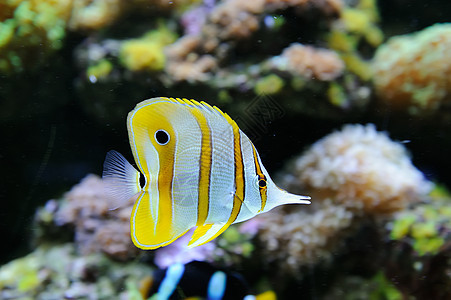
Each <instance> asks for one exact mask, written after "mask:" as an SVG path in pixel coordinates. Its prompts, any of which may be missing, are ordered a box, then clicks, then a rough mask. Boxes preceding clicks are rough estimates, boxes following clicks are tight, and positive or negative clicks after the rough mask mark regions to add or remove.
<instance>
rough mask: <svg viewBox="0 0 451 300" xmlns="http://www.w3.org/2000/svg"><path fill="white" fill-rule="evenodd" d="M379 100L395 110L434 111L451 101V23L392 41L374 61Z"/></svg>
mask: <svg viewBox="0 0 451 300" xmlns="http://www.w3.org/2000/svg"><path fill="white" fill-rule="evenodd" d="M373 72H374V85H375V89H376V92H377V94H378V95H379V98H380V99H381V100H382V101H384V102H385V103H387V104H388V105H390V106H391V107H394V108H400V109H409V108H412V109H413V110H412V111H413V112H417V111H421V110H426V111H427V110H435V109H437V108H439V107H440V106H441V105H443V104H444V103H445V102H447V103H449V102H450V101H451V24H437V25H434V26H431V27H428V28H426V29H424V30H422V31H420V32H417V33H414V34H409V35H405V36H397V37H393V38H391V39H390V40H389V41H388V42H387V43H386V44H384V45H382V46H381V47H379V49H378V50H377V52H376V55H375V57H374V60H373Z"/></svg>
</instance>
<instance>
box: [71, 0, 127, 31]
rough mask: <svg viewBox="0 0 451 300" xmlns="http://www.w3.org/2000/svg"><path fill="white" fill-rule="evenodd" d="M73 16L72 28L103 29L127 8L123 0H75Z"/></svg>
mask: <svg viewBox="0 0 451 300" xmlns="http://www.w3.org/2000/svg"><path fill="white" fill-rule="evenodd" d="M72 5H73V10H72V16H71V18H70V20H69V23H68V26H69V28H70V29H71V30H75V31H77V30H95V29H101V28H103V27H105V26H107V25H110V24H112V23H113V22H114V21H116V20H117V19H118V18H119V16H120V15H121V12H122V11H123V10H124V9H125V5H126V2H125V1H122V0H95V1H92V0H73V4H72Z"/></svg>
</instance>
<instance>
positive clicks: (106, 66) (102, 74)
mask: <svg viewBox="0 0 451 300" xmlns="http://www.w3.org/2000/svg"><path fill="white" fill-rule="evenodd" d="M111 71H113V64H112V63H111V62H110V61H108V60H106V59H102V60H100V61H99V62H98V63H97V64H95V65H92V66H90V67H89V68H88V69H87V70H86V76H87V77H88V78H89V80H90V81H91V82H96V81H97V80H99V79H100V80H101V79H103V78H106V77H107V76H108V75H109V74H110V73H111Z"/></svg>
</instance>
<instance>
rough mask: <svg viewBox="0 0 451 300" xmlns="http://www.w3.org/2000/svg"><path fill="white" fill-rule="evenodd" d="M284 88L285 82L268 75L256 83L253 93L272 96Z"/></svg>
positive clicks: (275, 76)
mask: <svg viewBox="0 0 451 300" xmlns="http://www.w3.org/2000/svg"><path fill="white" fill-rule="evenodd" d="M284 86H285V82H284V81H283V79H282V78H280V77H279V76H277V75H275V74H270V75H267V76H265V77H263V78H261V79H259V80H258V81H257V83H256V84H255V87H254V92H255V94H257V95H274V94H277V93H279V92H280V91H281V90H282V89H283V87H284Z"/></svg>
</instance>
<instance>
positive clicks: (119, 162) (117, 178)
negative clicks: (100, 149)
mask: <svg viewBox="0 0 451 300" xmlns="http://www.w3.org/2000/svg"><path fill="white" fill-rule="evenodd" d="M139 176H140V173H139V172H138V171H137V170H136V169H135V168H133V166H132V165H131V164H130V163H129V162H128V161H127V160H126V159H125V157H123V156H122V154H120V153H119V152H117V151H114V150H111V151H109V152H108V153H107V154H106V157H105V162H104V163H103V176H102V178H103V181H104V183H105V194H106V196H107V197H108V200H109V202H110V209H111V210H113V209H116V208H119V207H121V206H122V205H124V204H125V203H126V202H127V200H129V199H130V198H131V197H133V196H134V195H136V194H137V193H139V192H140V191H141V187H140V185H139Z"/></svg>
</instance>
